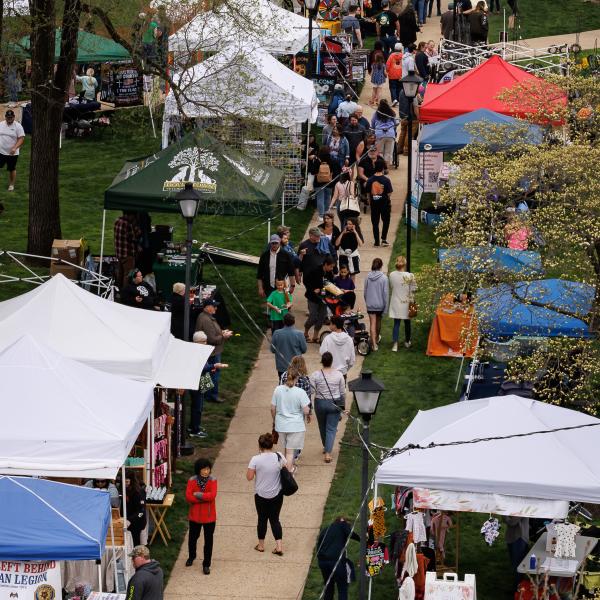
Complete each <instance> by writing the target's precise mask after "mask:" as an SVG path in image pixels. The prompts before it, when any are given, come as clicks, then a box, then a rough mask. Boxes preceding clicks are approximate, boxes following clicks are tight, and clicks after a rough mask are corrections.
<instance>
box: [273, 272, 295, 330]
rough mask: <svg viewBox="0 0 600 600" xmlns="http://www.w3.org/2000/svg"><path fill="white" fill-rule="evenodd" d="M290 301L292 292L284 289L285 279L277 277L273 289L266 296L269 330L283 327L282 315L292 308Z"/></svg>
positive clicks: (291, 300)
mask: <svg viewBox="0 0 600 600" xmlns="http://www.w3.org/2000/svg"><path fill="white" fill-rule="evenodd" d="M292 302H293V298H292V294H290V293H289V292H288V291H287V290H286V289H285V281H284V280H283V279H277V280H276V281H275V289H274V290H273V291H272V292H271V294H270V295H269V297H268V298H267V307H268V309H269V321H270V322H271V332H273V331H276V330H277V329H281V328H282V327H283V316H284V315H285V314H286V313H287V312H288V311H289V310H290V308H292Z"/></svg>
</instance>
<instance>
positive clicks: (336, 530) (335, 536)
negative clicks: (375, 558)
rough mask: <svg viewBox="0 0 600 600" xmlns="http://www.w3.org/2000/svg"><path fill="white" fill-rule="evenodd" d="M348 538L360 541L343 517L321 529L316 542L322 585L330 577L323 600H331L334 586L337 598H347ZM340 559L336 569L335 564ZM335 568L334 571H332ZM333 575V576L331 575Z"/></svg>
mask: <svg viewBox="0 0 600 600" xmlns="http://www.w3.org/2000/svg"><path fill="white" fill-rule="evenodd" d="M348 537H350V539H352V540H357V541H360V538H359V537H358V535H357V534H356V533H354V532H353V531H352V528H351V527H350V523H348V521H346V519H344V517H338V518H337V519H336V520H335V521H334V522H333V523H332V524H331V525H329V526H328V527H324V528H323V529H321V532H320V533H319V539H318V541H317V548H318V549H319V550H318V552H317V560H318V561H319V569H321V574H322V575H323V583H324V584H327V581H328V580H329V578H330V577H331V580H330V581H329V583H328V584H327V586H326V588H325V595H324V598H325V600H333V594H334V591H335V585H336V584H337V588H338V598H347V597H348V575H347V572H346V550H345V546H346V542H347V541H348ZM340 555H342V556H341V558H340ZM338 558H340V560H339V562H338V564H337V567H336V562H337V561H338ZM334 568H335V571H334ZM332 573H333V575H332Z"/></svg>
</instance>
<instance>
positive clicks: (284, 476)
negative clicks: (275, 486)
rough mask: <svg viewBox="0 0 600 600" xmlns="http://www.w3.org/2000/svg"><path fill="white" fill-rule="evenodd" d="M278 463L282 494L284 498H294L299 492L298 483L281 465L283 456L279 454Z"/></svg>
mask: <svg viewBox="0 0 600 600" xmlns="http://www.w3.org/2000/svg"><path fill="white" fill-rule="evenodd" d="M277 462H278V463H279V479H280V481H281V493H282V494H283V495H284V496H292V495H293V494H295V493H296V492H297V491H298V483H297V482H296V480H295V479H294V476H293V475H292V474H291V473H290V471H289V470H288V469H287V468H286V467H285V466H284V465H282V464H281V454H279V452H277Z"/></svg>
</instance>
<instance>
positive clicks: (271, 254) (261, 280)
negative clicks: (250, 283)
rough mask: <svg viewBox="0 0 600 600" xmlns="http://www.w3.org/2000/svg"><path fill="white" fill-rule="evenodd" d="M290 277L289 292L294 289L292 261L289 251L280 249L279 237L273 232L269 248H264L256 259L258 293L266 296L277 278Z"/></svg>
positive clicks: (273, 286)
mask: <svg viewBox="0 0 600 600" xmlns="http://www.w3.org/2000/svg"><path fill="white" fill-rule="evenodd" d="M286 277H289V278H290V294H291V293H293V291H294V286H295V279H294V262H293V260H292V257H291V255H290V253H289V252H286V251H285V250H281V238H280V237H279V236H278V235H277V234H273V235H272V236H271V239H270V240H269V249H268V250H265V251H264V252H263V253H262V254H261V255H260V259H259V261H258V269H257V271H256V281H257V284H258V295H259V296H260V297H261V298H266V297H268V296H269V294H270V293H271V292H272V291H273V290H274V289H275V281H276V280H277V279H285V278H286Z"/></svg>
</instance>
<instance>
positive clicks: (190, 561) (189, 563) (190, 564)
mask: <svg viewBox="0 0 600 600" xmlns="http://www.w3.org/2000/svg"><path fill="white" fill-rule="evenodd" d="M193 564H194V559H193V558H188V559H187V560H186V561H185V566H186V567H191V566H192V565H193Z"/></svg>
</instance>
